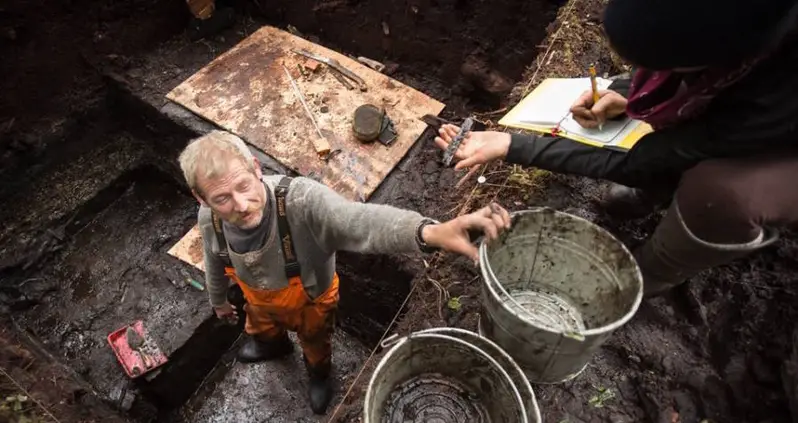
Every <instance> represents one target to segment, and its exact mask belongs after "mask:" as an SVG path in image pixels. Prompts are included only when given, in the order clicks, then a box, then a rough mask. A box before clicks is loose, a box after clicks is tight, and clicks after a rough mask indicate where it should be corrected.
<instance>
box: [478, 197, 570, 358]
mask: <svg viewBox="0 0 798 423" xmlns="http://www.w3.org/2000/svg"><path fill="white" fill-rule="evenodd" d="M537 209H538V210H540V211H541V212H543V213H552V214H553V213H554V209H552V208H550V207H545V206H544V207H538V208H537ZM543 226H544V225H543V224H542V223H541V225H540V229H539V230H538V236H537V245H536V246H535V258H534V259H533V262H532V275H530V278H531V277H532V276H534V274H535V265H536V264H537V261H538V251H539V250H540V241H541V237H542V235H543ZM485 265H486V266H487V270H488V273H489V275H490V276H492V278H487V279H488V280H487V281H485V282H486V283H488V284H491V285H493V286H495V287H496V288H498V291H499V293H500V294H501V295H504V296H506V297H507V299H509V300H510V302H511V303H512V304H513V305H514V306H515V307H517V308H518V310H520V311H521V313H522V314H525V315H528V316H532V312H530V311H529V310H527V309H526V308H524V306H522V305H521V304H520V303H519V302H518V301H516V299H515V298H513V296H512V295H510V293H509V292H507V290H506V289H504V285H502V284H501V283H499V280H498V279H496V275H494V274H493V269H491V267H490V263H488V262H487V261H486V263H485ZM560 335H561V336H563V337H565V338H569V339H573V340H575V341H579V342H582V341H584V340H585V336H584V335H583V334H581V333H579V332H577V331H563V332H560Z"/></svg>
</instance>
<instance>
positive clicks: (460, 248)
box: [421, 203, 510, 263]
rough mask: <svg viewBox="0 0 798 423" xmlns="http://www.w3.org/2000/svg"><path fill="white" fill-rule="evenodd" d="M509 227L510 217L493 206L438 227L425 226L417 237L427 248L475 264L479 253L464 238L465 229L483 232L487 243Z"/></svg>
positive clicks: (465, 236) (494, 204)
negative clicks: (459, 256) (419, 236)
mask: <svg viewBox="0 0 798 423" xmlns="http://www.w3.org/2000/svg"><path fill="white" fill-rule="evenodd" d="M509 228H510V214H509V213H507V210H505V209H504V208H502V207H501V206H499V205H498V204H496V203H491V204H490V205H489V206H488V207H484V208H482V209H480V210H478V211H476V212H474V213H471V214H466V215H463V216H460V217H458V218H456V219H452V220H450V221H448V222H445V223H441V224H438V225H427V226H425V227H424V229H423V230H422V231H421V237H422V238H423V240H424V242H425V243H426V244H427V245H430V246H432V247H437V248H440V249H443V250H446V251H451V252H454V253H458V254H462V255H464V256H467V257H469V258H471V260H474V262H475V263H476V262H478V260H479V251H478V250H477V247H476V246H474V244H473V243H472V242H471V239H470V238H469V236H468V231H469V229H476V230H479V231H480V232H482V233H484V234H485V236H486V237H487V239H488V240H494V239H496V238H497V237H498V236H499V234H500V233H501V232H502V231H504V230H505V229H509Z"/></svg>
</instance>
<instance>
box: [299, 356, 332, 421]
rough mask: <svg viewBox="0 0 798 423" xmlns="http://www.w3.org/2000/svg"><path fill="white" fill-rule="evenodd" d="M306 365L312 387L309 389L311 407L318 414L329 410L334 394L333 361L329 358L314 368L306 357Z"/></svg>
mask: <svg viewBox="0 0 798 423" xmlns="http://www.w3.org/2000/svg"><path fill="white" fill-rule="evenodd" d="M303 358H304V356H303ZM305 366H306V367H307V369H308V375H309V376H310V384H309V385H310V387H309V390H308V397H309V399H310V409H311V410H313V412H314V413H316V414H324V413H326V412H327V406H328V405H329V404H330V400H331V399H332V395H333V389H332V383H331V381H330V368H331V363H330V361H329V360H328V361H327V363H326V364H322V365H320V366H316V367H315V368H314V367H310V365H309V364H308V361H307V359H305Z"/></svg>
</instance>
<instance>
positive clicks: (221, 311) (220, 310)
mask: <svg viewBox="0 0 798 423" xmlns="http://www.w3.org/2000/svg"><path fill="white" fill-rule="evenodd" d="M213 311H214V312H216V317H218V318H219V320H222V321H224V322H226V323H236V322H238V312H236V309H235V308H233V306H232V305H231V304H230V303H225V304H224V305H220V306H219V307H214V308H213Z"/></svg>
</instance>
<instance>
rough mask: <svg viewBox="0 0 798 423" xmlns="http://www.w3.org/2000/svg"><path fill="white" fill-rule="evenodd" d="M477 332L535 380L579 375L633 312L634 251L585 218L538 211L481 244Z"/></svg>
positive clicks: (516, 217)
mask: <svg viewBox="0 0 798 423" xmlns="http://www.w3.org/2000/svg"><path fill="white" fill-rule="evenodd" d="M480 267H481V272H482V302H483V313H482V314H481V315H480V322H479V323H480V325H479V326H480V332H481V333H482V334H484V335H485V336H486V337H488V338H490V339H491V340H493V341H494V342H496V344H498V345H499V346H500V347H501V348H503V349H504V350H505V351H507V352H508V353H509V354H510V355H511V356H512V357H513V358H514V359H515V361H516V362H518V364H519V365H520V366H521V367H522V368H523V369H524V372H525V373H526V375H527V377H528V378H529V380H530V381H531V382H532V383H557V382H563V381H567V380H570V379H572V378H574V377H575V376H577V375H578V374H579V373H580V372H581V371H582V370H583V369H584V368H585V366H586V365H587V364H588V363H589V361H590V359H591V358H592V357H593V355H594V353H595V352H596V351H597V350H598V348H599V347H601V345H602V344H603V343H604V342H605V341H606V340H607V338H609V336H610V335H611V334H612V332H613V331H615V330H616V329H618V328H619V327H621V326H622V325H623V324H625V323H626V322H627V321H628V320H629V319H630V318H631V317H632V316H633V315H634V313H635V312H636V311H637V308H638V306H639V305H640V301H641V300H642V296H643V289H642V288H643V286H642V277H641V275H640V270H639V269H638V267H637V264H636V262H635V261H634V259H633V257H632V255H631V253H630V252H629V250H627V249H626V247H625V246H624V245H623V244H622V243H621V242H620V241H618V240H617V239H616V238H615V237H613V236H612V235H611V234H610V233H609V232H607V231H605V230H604V229H602V228H600V227H599V226H597V225H595V224H593V223H591V222H589V221H587V220H584V219H582V218H579V217H576V216H572V215H569V214H567V213H561V212H556V211H554V210H550V209H546V208H541V209H534V210H527V211H523V212H518V213H515V214H513V227H512V229H511V230H510V231H508V232H505V233H504V234H502V236H501V237H500V238H499V239H498V240H497V241H494V242H492V243H489V244H485V243H483V244H482V245H481V246H480Z"/></svg>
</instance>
